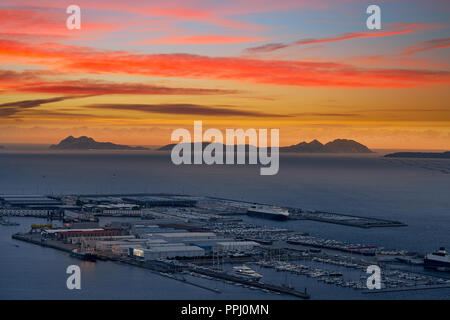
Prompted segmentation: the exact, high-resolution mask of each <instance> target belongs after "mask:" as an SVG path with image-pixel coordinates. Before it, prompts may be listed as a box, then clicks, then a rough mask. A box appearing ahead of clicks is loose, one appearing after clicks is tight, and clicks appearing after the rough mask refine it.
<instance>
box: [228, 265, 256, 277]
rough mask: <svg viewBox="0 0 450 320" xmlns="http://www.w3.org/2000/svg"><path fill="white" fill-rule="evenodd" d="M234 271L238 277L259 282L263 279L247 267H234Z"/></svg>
mask: <svg viewBox="0 0 450 320" xmlns="http://www.w3.org/2000/svg"><path fill="white" fill-rule="evenodd" d="M233 270H234V274H235V275H236V276H239V277H243V278H246V279H250V280H259V279H261V278H262V277H263V276H262V275H260V274H259V273H257V272H256V271H254V270H253V269H251V268H249V267H247V266H245V265H243V266H236V267H233Z"/></svg>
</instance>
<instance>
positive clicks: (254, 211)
mask: <svg viewBox="0 0 450 320" xmlns="http://www.w3.org/2000/svg"><path fill="white" fill-rule="evenodd" d="M247 215H249V216H251V217H258V218H265V219H272V220H287V219H289V211H287V210H285V209H282V208H278V207H270V206H251V207H250V208H248V209H247Z"/></svg>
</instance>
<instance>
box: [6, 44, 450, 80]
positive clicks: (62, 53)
mask: <svg viewBox="0 0 450 320" xmlns="http://www.w3.org/2000/svg"><path fill="white" fill-rule="evenodd" d="M0 55H3V56H5V57H6V58H9V59H10V60H13V61H14V60H15V59H19V60H20V59H27V60H29V59H31V60H32V61H33V62H34V63H39V64H43V65H46V66H48V67H51V68H54V69H55V70H58V71H64V72H87V73H92V74H136V75H146V76H159V77H178V78H191V79H216V80H234V81H244V82H251V83H259V84H273V85H288V86H332V87H411V86H414V85H418V84H422V85H423V84H431V83H442V82H445V83H448V82H449V81H450V73H449V72H445V71H430V70H403V69H373V68H372V69H367V68H356V67H353V66H351V65H347V64H340V63H332V62H304V61H280V60H256V59H244V58H232V57H230V58H224V57H206V56H200V55H189V54H136V53H130V52H126V51H110V50H103V51H100V50H93V49H89V48H85V47H75V46H62V45H51V44H47V45H41V46H33V45H27V44H24V43H22V42H18V41H0Z"/></svg>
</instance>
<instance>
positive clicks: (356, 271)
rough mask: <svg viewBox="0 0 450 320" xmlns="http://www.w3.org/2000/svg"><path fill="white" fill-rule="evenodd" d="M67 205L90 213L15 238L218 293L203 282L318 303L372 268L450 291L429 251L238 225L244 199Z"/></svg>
mask: <svg viewBox="0 0 450 320" xmlns="http://www.w3.org/2000/svg"><path fill="white" fill-rule="evenodd" d="M124 199H126V200H124ZM39 201H41V200H39ZM59 201H60V202H61V205H66V206H70V205H72V206H74V205H78V206H80V207H81V208H80V209H79V210H77V209H75V208H70V209H65V210H64V212H63V214H60V215H51V216H47V217H45V218H44V219H45V223H42V224H31V225H30V228H29V230H28V231H27V232H22V233H16V234H14V235H12V239H14V240H19V241H25V242H28V243H32V244H34V245H39V246H42V247H47V248H53V249H57V250H59V251H62V252H65V253H66V254H69V255H70V256H71V257H74V258H77V259H79V260H83V261H86V262H89V263H103V262H107V261H111V262H114V263H119V264H122V265H129V266H132V267H137V268H141V269H147V270H148V271H149V272H152V273H154V274H156V275H159V276H162V277H164V278H166V279H167V280H171V281H176V282H180V283H185V284H186V285H190V286H193V287H197V288H200V289H203V290H206V291H210V292H214V293H218V294H221V292H222V290H220V289H218V288H217V285H216V286H213V287H211V286H210V285H203V284H200V283H198V282H197V281H196V280H195V279H206V280H208V281H213V282H216V283H224V284H227V285H232V286H236V287H239V286H241V287H242V288H246V289H248V290H260V291H262V292H265V293H267V294H276V295H284V296H291V297H294V298H300V299H310V298H314V295H311V293H310V292H311V290H310V286H311V283H321V284H324V285H326V286H332V287H336V288H341V289H342V290H355V291H358V292H361V294H362V293H365V292H366V291H367V287H366V280H367V277H368V275H367V274H366V269H367V267H368V266H369V265H374V264H375V265H379V266H380V267H381V268H382V270H383V281H382V289H381V291H380V293H381V292H394V291H396V290H399V291H405V290H407V289H408V290H409V289H411V290H427V289H431V288H435V289H439V288H447V287H448V286H449V285H450V278H449V277H447V274H446V273H445V272H442V273H440V274H436V273H434V274H426V273H424V271H422V270H423V268H424V263H425V261H426V259H425V255H424V254H422V255H421V254H419V253H409V252H408V251H407V250H402V249H398V248H384V247H382V246H379V245H376V244H373V243H370V244H364V243H348V242H342V241H338V240H334V239H327V238H322V237H317V236H311V235H309V234H308V233H307V232H301V231H294V230H291V229H289V227H288V225H285V223H286V222H285V221H287V220H285V219H276V220H280V224H277V225H276V226H273V225H264V224H262V225H261V224H252V223H249V222H245V221H243V220H241V219H236V213H240V214H243V213H244V214H245V212H246V210H248V208H249V204H248V203H245V202H239V201H232V200H215V199H210V198H205V197H193V196H179V195H176V196H171V195H158V196H155V195H145V196H142V195H141V196H137V195H134V196H132V195H114V197H112V196H111V195H102V196H94V195H88V196H66V197H61V198H59ZM69 201H70V202H69ZM121 201H125V203H122V202H121ZM46 205H47V204H46ZM251 206H253V207H250V209H251V210H253V211H256V212H258V211H262V212H263V213H264V214H263V216H262V217H261V219H269V220H273V219H272V217H271V216H270V215H271V214H272V213H271V212H270V211H268V210H269V209H268V208H267V206H264V207H261V205H255V204H252V205H251ZM112 207H116V208H118V209H117V210H118V211H114V210H115V209H112ZM125 208H128V209H125ZM47 209H49V208H47ZM5 210H6V209H5ZM7 210H10V212H11V210H13V211H14V210H15V211H14V212H17V210H20V208H15V209H12V208H10V207H9V208H8V209H7ZM22 210H29V209H25V208H23V209H22ZM39 210H42V208H40V209H39ZM283 210H285V209H277V210H274V211H273V214H275V215H276V214H283V215H285V214H286V212H288V211H283ZM105 211H106V212H105ZM27 212H29V211H27ZM124 212H128V213H127V214H124ZM136 213H138V215H136ZM105 214H109V215H114V217H115V219H114V221H112V222H109V223H101V221H102V220H103V219H107V218H105ZM229 214H230V215H232V217H231V218H230V217H229ZM115 215H117V216H115ZM19 219H20V218H19ZM40 219H43V217H40ZM117 219H119V220H117ZM121 219H126V220H121ZM24 221H26V220H24ZM277 275H278V276H277ZM279 275H281V278H280V276H279ZM440 275H442V276H440ZM269 279H270V280H269ZM273 279H277V280H276V281H274V280H273ZM311 281H313V282H311ZM306 284H308V285H306ZM313 286H316V285H315V284H313Z"/></svg>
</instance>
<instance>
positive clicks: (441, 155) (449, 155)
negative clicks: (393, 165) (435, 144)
mask: <svg viewBox="0 0 450 320" xmlns="http://www.w3.org/2000/svg"><path fill="white" fill-rule="evenodd" d="M385 157H387V158H426V159H450V151H445V152H395V153H389V154H386V155H385Z"/></svg>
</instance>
